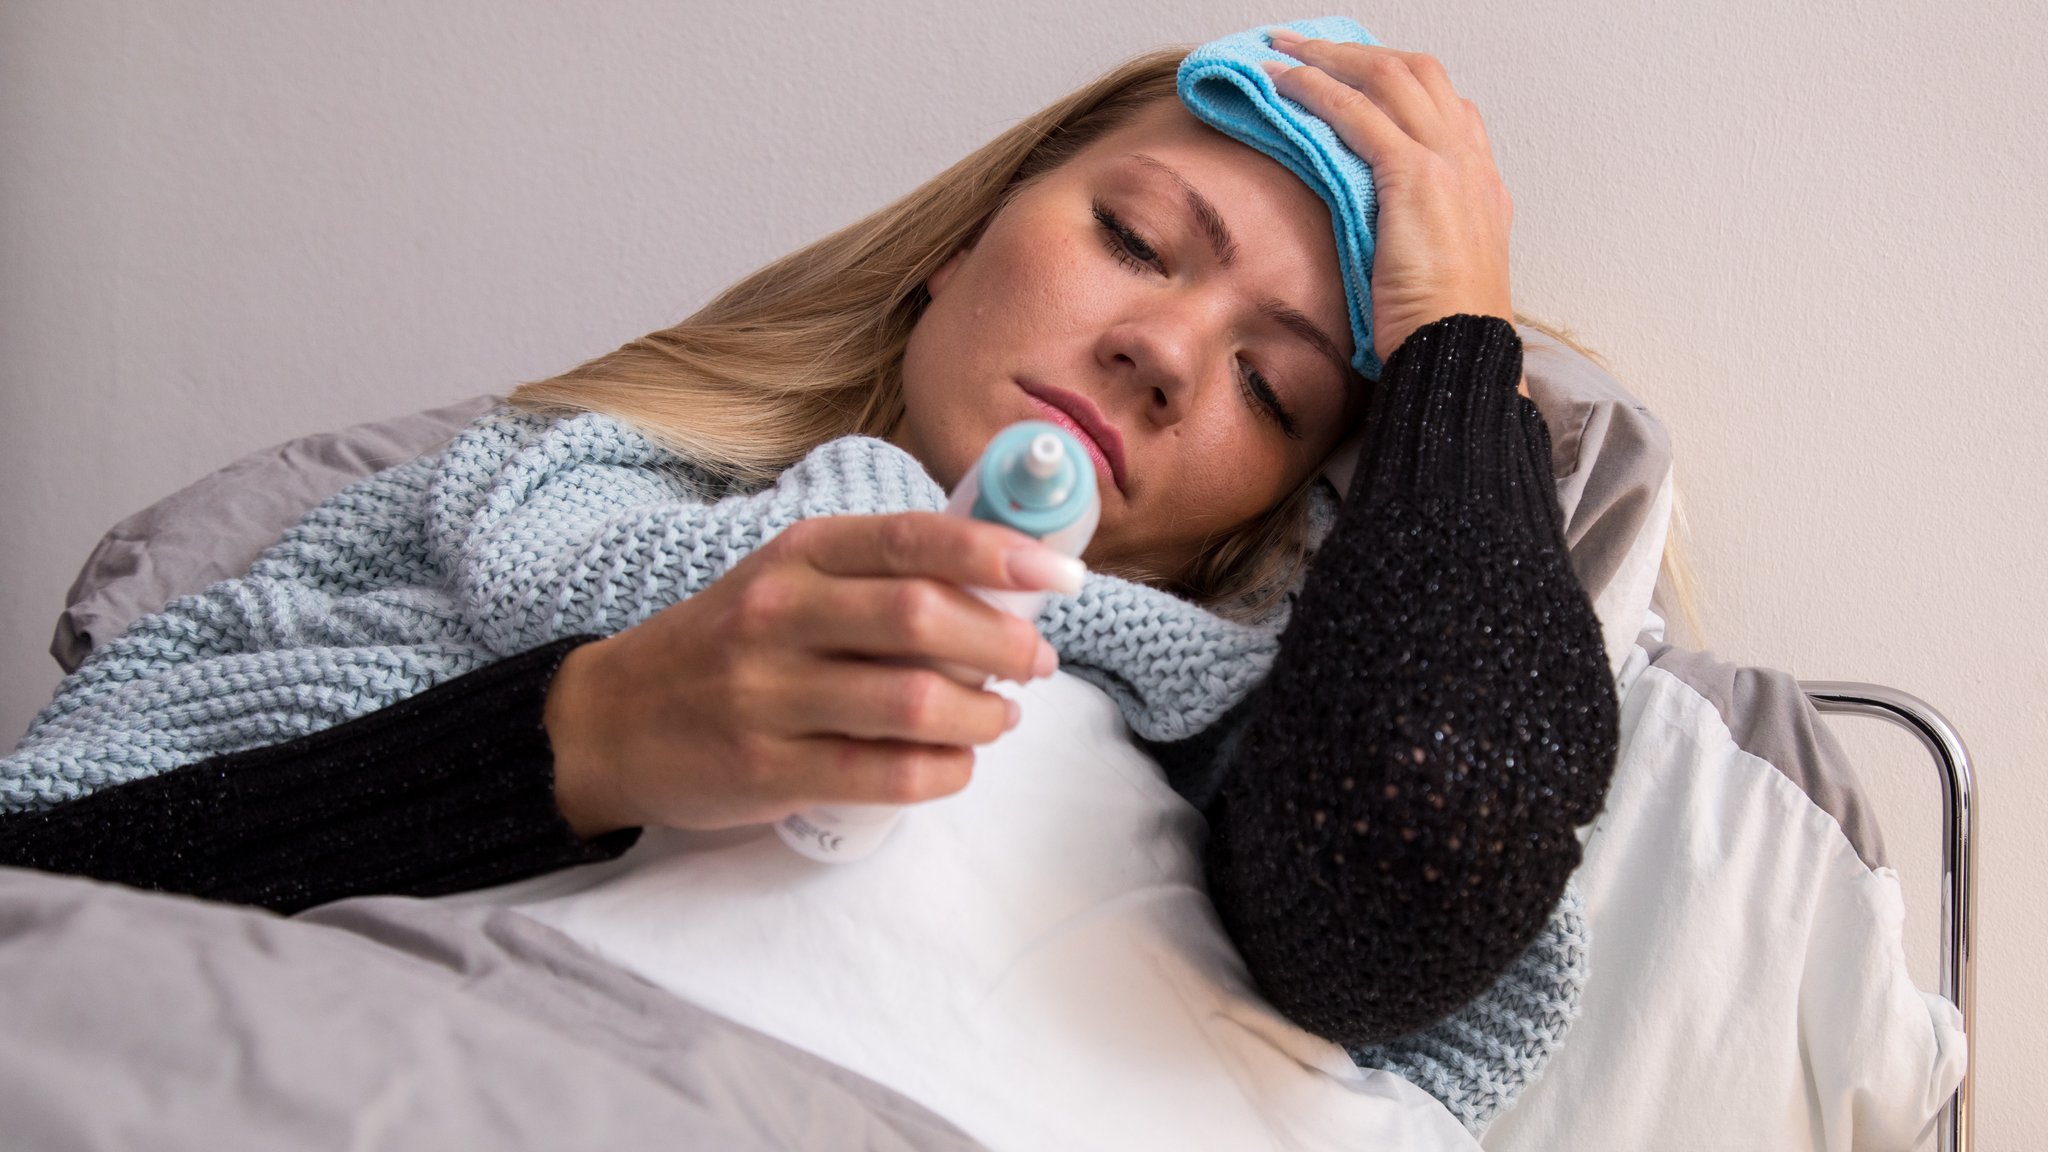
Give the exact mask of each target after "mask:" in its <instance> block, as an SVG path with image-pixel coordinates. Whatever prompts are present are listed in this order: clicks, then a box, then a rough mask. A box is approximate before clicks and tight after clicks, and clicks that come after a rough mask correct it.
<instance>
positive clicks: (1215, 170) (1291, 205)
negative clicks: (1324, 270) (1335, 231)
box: [1078, 99, 1336, 256]
mask: <svg viewBox="0 0 2048 1152" xmlns="http://www.w3.org/2000/svg"><path fill="white" fill-rule="evenodd" d="M1132 153H1138V154H1142V155H1147V156H1151V157H1154V158H1156V159H1159V160H1162V161H1164V162H1166V163H1168V164H1170V165H1172V166H1173V167H1174V168H1175V169H1177V170H1178V171H1179V172H1180V173H1181V174H1182V175H1183V176H1185V177H1186V178H1187V179H1188V180H1190V181H1191V182H1193V183H1194V184H1195V185H1197V186H1198V187H1200V188H1201V190H1202V192H1203V193H1204V194H1205V195H1207V196H1208V197H1209V198H1210V199H1212V200H1215V201H1216V202H1217V203H1218V204H1219V206H1220V205H1222V204H1223V202H1224V201H1225V200H1226V199H1227V200H1235V201H1240V202H1243V203H1245V205H1246V207H1247V208H1248V209H1251V210H1256V211H1260V212H1279V213H1284V214H1285V215H1286V217H1287V218H1289V219H1297V220H1301V221H1302V222H1303V223H1306V224H1313V225H1314V226H1315V227H1317V228H1319V229H1322V230H1323V232H1324V233H1325V234H1328V232H1329V229H1330V211H1329V209H1328V208H1327V207H1325V206H1324V204H1323V201H1322V198H1321V197H1319V196H1317V195H1316V194H1315V192H1314V191H1313V190H1311V189H1310V188H1309V186H1308V185H1307V184H1305V183H1303V182H1302V181H1301V179H1300V178H1298V177H1296V176H1295V175H1294V173H1292V172H1289V171H1288V170H1287V169H1286V168H1285V167H1283V166H1282V165H1281V164H1280V162H1279V161H1277V160H1274V159H1273V158H1272V157H1270V156H1267V155H1266V154H1265V153H1263V152H1260V151H1258V150H1257V149H1254V148H1251V147H1249V146H1247V145H1244V144H1240V143H1238V142H1237V141H1235V140H1232V139H1231V138H1230V137H1228V136H1225V135H1224V134H1223V133H1221V132H1218V131H1216V130H1215V129H1214V128H1211V127H1209V126H1208V125H1207V124H1204V123H1202V122H1201V121H1200V120H1197V119H1195V117H1194V115H1193V114H1192V113H1190V112H1189V111H1188V110H1187V109H1186V108H1185V107H1183V106H1182V105H1181V102H1180V101H1179V100H1177V99H1167V100H1159V101H1155V102H1153V103H1152V104H1149V105H1147V106H1146V107H1144V108H1142V109H1140V110H1139V111H1138V112H1136V113H1135V114H1133V115H1132V117H1131V119H1130V120H1128V121H1126V122H1125V123H1124V124H1122V125H1119V126H1118V127H1117V128H1116V129H1114V130H1113V131H1110V132H1108V133H1105V134H1104V135H1103V137H1102V138H1101V139H1099V140H1097V141H1095V143H1094V144H1092V145H1090V146H1089V147H1088V148H1087V149H1085V150H1084V151H1083V152H1082V154H1081V156H1080V157H1079V158H1078V159H1081V160H1084V161H1092V162H1094V163H1096V164H1100V165H1112V166H1113V165H1115V164H1117V163H1118V162H1119V161H1120V160H1123V159H1126V158H1128V157H1129V156H1130V155H1131V154H1132ZM1246 223H1247V224H1248V225H1249V224H1252V223H1263V221H1256V220H1253V221H1247V222H1246ZM1329 247H1330V250H1331V254H1332V256H1334V255H1335V253H1336V241H1335V239H1334V238H1331V239H1330V240H1329Z"/></svg>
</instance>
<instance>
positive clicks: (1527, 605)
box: [0, 316, 1616, 1045]
mask: <svg viewBox="0 0 2048 1152" xmlns="http://www.w3.org/2000/svg"><path fill="white" fill-rule="evenodd" d="M1520 378H1521V342H1520V340H1519V338H1518V337H1517V336H1516V335H1515V332H1514V329H1513V327H1512V326H1511V325H1509V324H1508V323H1507V322H1506V321H1504V320H1500V319H1496V318H1492V317H1476V316H1454V317H1449V318H1447V319H1444V320H1439V321H1437V322H1436V323H1433V324H1430V325H1427V326H1425V327H1423V328H1421V329H1418V330H1417V331H1416V332H1415V333H1414V334H1412V335H1411V336H1410V337H1409V338H1408V340H1407V341H1406V342H1404V343H1403V344H1402V345H1401V347H1400V349H1399V350H1398V351H1396V352H1395V354H1394V355H1393V357H1391V358H1390V359H1389V361H1388V362H1387V366H1386V371H1385V373H1384V375H1383V377H1382V379H1381V382H1380V385H1379V387H1378V389H1377V390H1376V391H1375V394H1374V399H1373V404H1372V409H1371V411H1370V413H1369V415H1368V416H1367V429H1368V436H1369V439H1368V443H1367V445H1366V450H1365V452H1364V453H1363V455H1362V457H1361V460H1360V464H1359V468H1358V471H1357V473H1356V475H1355V477H1354V479H1353V483H1352V489H1351V492H1350V493H1349V495H1348V497H1347V498H1346V500H1345V501H1344V504H1343V508H1342V511H1341V513H1340V515H1339V518H1338V522H1337V524H1336V526H1335V528H1334V529H1333V530H1332V532H1331V534H1330V536H1329V537H1328V539H1327V540H1326V541H1325V542H1324V543H1323V545H1322V547H1321V549H1320V550H1319V551H1318V553H1317V555H1316V558H1315V560H1314V562H1313V564H1312V566H1311V568H1310V572H1309V575H1308V579H1307V581H1306V584H1305V585H1304V587H1303V589H1302V591H1301V594H1300V596H1299V598H1298V600H1297V602H1296V604H1295V606H1294V610H1293V614H1292V617H1291V619H1290V622H1289V625H1288V627H1287V630H1286V632H1285V633H1284V635H1283V636H1282V639H1281V645H1280V652H1279V655H1278V656H1277V658H1276V660H1275V664H1274V667H1273V670H1272V673H1271V674H1270V675H1269V677H1268V678H1267V680H1266V681H1265V683H1264V684H1263V685H1262V686H1261V687H1260V689H1259V690H1257V691H1256V692H1254V693H1253V694H1252V695H1251V696H1250V697H1248V698H1247V699H1246V700H1245V701H1244V702H1243V703H1241V704H1240V705H1239V706H1238V707H1237V708H1235V709H1234V710H1233V711H1232V712H1231V713H1230V714H1229V715H1228V716H1226V717H1225V718H1224V719H1223V720H1222V721H1221V722H1219V723H1218V724H1216V725H1215V726H1213V727H1212V728H1211V729H1209V730H1208V731H1207V732H1204V733H1202V734H1200V735H1198V736H1195V737H1193V738H1191V739H1189V740H1185V741H1181V742H1178V743H1175V744H1163V745H1153V746H1151V750H1152V751H1153V753H1154V754H1155V755H1156V756H1158V758H1159V759H1160V761H1161V763H1162V764H1163V765H1164V766H1165V767H1166V769H1167V772H1168V776H1169V778H1170V779H1171V780H1172V781H1173V783H1174V785H1175V787H1177V788H1179V789H1180V790H1181V791H1182V792H1183V793H1184V794H1186V795H1187V796H1188V797H1189V798H1190V799H1191V800H1193V801H1194V802H1195V803H1196V804H1197V805H1198V806H1200V807H1201V808H1202V809H1203V810H1204V812H1205V813H1206V814H1207V815H1208V817H1209V820H1210V828H1211V840H1210V843H1209V845H1208V852H1207V867H1208V874H1209V884H1210V893H1211V896H1212V897H1213V899H1214V901H1215V904H1216V907H1217V910H1218V912H1219V914H1220V915H1221V917H1222V920H1223V923H1224V925H1225V926H1226V927H1227V928H1228V929H1229V932H1230V935H1231V938H1232V939H1233V941H1234V942H1235V943H1236V944H1237V946H1238V948H1239V950H1240V951H1241V952H1242V953H1243V955H1244V958H1245V961H1246V963H1247V965H1248V967H1249V970H1250V972H1251V974H1252V976H1253V978H1254V980H1256V981H1257V983H1258V985H1259V987H1260V990H1261V991H1262V992H1263V993H1264V994H1265V995H1266V997H1267V998H1268V999H1269V1000H1270V1001H1271V1002H1272V1003H1273V1004H1274V1005H1275V1007H1277V1008H1279V1009H1280V1010H1281V1011H1283V1012H1285V1013H1286V1014H1287V1015H1288V1016H1289V1017H1291V1018H1292V1019H1294V1020H1295V1021H1296V1022H1298V1023H1300V1024H1302V1025H1303V1026H1304V1027H1306V1028H1308V1029H1310V1030H1312V1031H1314V1032H1317V1033H1319V1034H1321V1035H1323V1036H1327V1037H1330V1038H1332V1039H1335V1040H1339V1041H1341V1042H1343V1043H1346V1044H1352V1045H1357V1044H1365V1043H1374V1042H1378V1041H1382V1040H1385V1039H1389V1038H1392V1037H1395V1036H1399V1035H1402V1034H1405V1033H1407V1032H1410V1031H1413V1030H1415V1029H1417V1028H1419V1027H1422V1026H1424V1025H1426V1024H1428V1023H1430V1022H1431V1021H1433V1020H1436V1019H1438V1018H1441V1017H1442V1016H1444V1015H1447V1014H1448V1013H1450V1012H1451V1011H1453V1010H1455V1009H1456V1008H1457V1007H1458V1006H1460V1005H1462V1004H1464V1003H1466V1002H1467V1001H1469V1000H1471V999H1472V998H1474V997H1475V996H1477V995H1478V994H1479V993H1481V992H1482V991H1484V990H1485V988H1486V987H1487V986H1488V985H1489V984H1491V983H1492V982H1493V980H1495V979H1496V978H1497V977H1498V976H1499V975H1500V974H1501V973H1502V972H1503V971H1505V970H1506V968H1507V967H1508V965H1509V964H1510V963H1511V962H1512V961H1513V960H1514V959H1515V958H1516V957H1517V956H1518V955H1520V953H1521V952H1522V951H1523V950H1524V949H1525V948H1526V947H1527V946H1528V944H1529V943H1530V942H1531V941H1532V940H1534V939H1535V937H1536V934H1537V932H1538V930H1539V929H1540V928H1541V927H1542V925H1543V924H1544V922H1545V921H1546V920H1547V918H1548V916H1549V914H1550V911H1551V909H1552V908H1553V907H1554V906H1555V904H1556V903H1557V900H1558V898H1559V896H1560V895H1561V893H1562V891H1563V887H1564V882H1565V878H1566V876H1567V875H1568V874H1569V873H1570V872H1571V870H1572V869H1573V868H1574V867H1575V866H1576V865H1577V863H1578V860H1579V844H1578V840H1577V838H1576V836H1575V835H1574V830H1575V829H1576V828H1577V827H1578V826H1580V825H1583V824H1585V823H1587V822H1589V821H1590V820H1591V819H1592V818H1593V816H1594V815H1595V813H1596V812H1597V811H1598V809H1599V806H1600V804H1601V802H1602V799H1603V798H1604V796H1605V793H1606V788H1607V782H1608V779H1609V777H1610V775H1611V773H1612V767H1613V759H1614V750H1615V740H1616V705H1615V698H1614V688H1613V682H1612V680H1611V678H1610V676H1609V673H1608V668H1607V662H1606V656H1605V652H1604V648H1603V645H1602V641H1601V636H1600V629H1599V625H1598V622H1597V620H1596V619H1595V618H1594V615H1593V611H1592V607H1591V605H1590V603H1589V602H1588V600H1587V597H1586V594H1585V593H1584V591H1583V590H1581V589H1580V587H1579V586H1578V584H1577V582H1576V579H1575V578H1574V576H1573V574H1572V570H1571V567H1570V564H1569V562H1568V556H1567V554H1566V550H1565V545H1564V541H1563V538H1562V536H1561V533H1560V524H1559V519H1560V517H1559V513H1558V508H1557V502H1556V496H1555V493H1554V490H1553V488H1552V484H1551V480H1550V471H1549V463H1550V451H1549V437H1548V434H1547V432H1546V431H1545V429H1544V427H1543V423H1542V419H1541V417H1540V416H1539V415H1538V413H1537V412H1536V409H1535V406H1534V405H1532V404H1530V403H1529V402H1528V400H1526V399H1525V398H1523V397H1522V396H1520V395H1519V394H1518V393H1517V391H1516V386H1517V384H1518V382H1519V380H1520ZM590 639H593V637H587V636H586V637H571V638H568V639H564V640H560V641H557V642H555V643H552V644H549V645H546V646H544V647H541V648H537V649H534V650H532V651H530V652H527V653H524V654H522V655H519V656H515V657H512V658H510V659H507V660H504V661H501V662H500V663H498V664H495V665H492V666H490V667H487V668H484V669H480V670H478V671H476V672H473V673H470V674H469V675H466V676H462V677H459V678H457V679H454V680H450V681H448V682H446V683H444V684H440V685H437V686H435V687H434V688H431V689H429V690H427V691H425V692H422V693H420V694H419V695H417V696H414V697H412V698H410V699H407V700H405V701H402V702H400V703H398V704H395V705H392V706H390V707H388V708H385V709H383V710H381V711H378V712H375V713H372V714H370V715H368V716H364V717H360V718H358V719H356V720H353V721H350V722H348V723H345V724H341V725H337V726H336V727H334V728H331V729H328V730H326V731H323V732H320V733H316V734H314V735H312V736H308V737H303V738H300V739H297V740H293V741H290V742H287V743H284V744H279V745H274V746H271V747H267V748H260V749H254V750H251V751H247V752H240V753H235V754H231V755H227V756H219V757H215V758H212V759H209V760H205V761H201V762H200V763H197V764H192V765H189V766H186V767H182V768H178V769H175V770H172V771H169V772H166V773H163V774H161V775H158V776H154V777H149V778H146V779H142V780H137V781H133V782H130V783H127V784H122V785H119V786H117V787H113V788H108V789H105V790H102V791H99V792H96V793H93V794H91V795H88V796H85V797H83V798H81V799H78V800H74V801H71V802H69V803H66V804H63V805H59V806H57V807H55V808H51V809H47V810H43V811H38V812H30V813H21V814H16V815H10V816H5V817H0V865H17V866H26V867H33V868H42V869H46V870H50V871H61V872H70V873H77V874H82V875H88V876H94V877H98V878H101V879H107V880H114V881H119V882H123V883H128V884H133V885H137V886H140V887H146V888H154V889H160V890H166V891H175V892H184V893H189V894H193V895H198V896H203V897H207V898H211V899H218V900H230V901H236V902H242V903H251V904H260V905H263V906H266V907H269V908H272V909H275V910H277V911H280V912H293V911H297V910H299V909H303V908H307V907H311V906H313V905H315V904H320V903H324V902H327V901H330V900H335V899H339V898H342V897H345V896H350V895H360V894H367V893H398V894H409V895H437V894H443V893H448V892H455V891H462V890H466V889H472V888H478V887H484V886H488V885H492V884H498V883H503V882H507V881H510V880H514V879H518V878H521V877H524V876H530V875H534V874H537V873H541V872H545V871H550V870H554V869H558V868H563V867H567V866H570V865H574V864H582V863H589V862H593V861H597V860H604V859H611V858H614V857H616V856H618V855H619V854H620V853H622V852H624V851H625V850H626V849H627V848H628V847H630V846H631V845H632V843H633V842H634V841H635V839H636V838H637V837H638V831H637V830H626V831H623V832H617V833H612V834H609V835H606V836H602V837H598V838H596V839H594V840H590V841H584V840H581V839H579V838H578V837H577V836H576V835H575V833H574V832H573V831H572V830H571V829H570V827H569V825H568V823H567V821H565V820H564V819H563V818H562V816H561V813H560V811H559V809H558V808H557V807H556V806H555V803H554V795H553V788H554V780H553V760H552V753H551V750H550V749H549V746H548V741H547V736H546V733H545V731H544V730H543V729H542V727H541V714H542V708H543V705H544V702H545V700H546V696H547V689H548V684H549V682H550V680H551V678H552V677H553V675H554V672H555V669H556V668H558V667H559V666H560V663H561V660H562V658H563V657H564V656H565V655H566V654H567V653H568V652H569V651H570V650H571V649H573V648H574V647H575V646H576V645H578V644H580V643H584V642H587V641H588V640H590Z"/></svg>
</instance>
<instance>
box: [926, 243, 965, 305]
mask: <svg viewBox="0 0 2048 1152" xmlns="http://www.w3.org/2000/svg"><path fill="white" fill-rule="evenodd" d="M973 247H974V245H973V244H972V243H968V244H962V245H961V246H960V247H958V248H956V249H954V250H953V254H952V255H951V256H948V257H946V262H945V263H944V264H941V265H939V266H938V267H937V268H934V269H932V274H931V275H930V276H927V277H925V281H924V291H925V295H927V296H930V297H933V298H934V299H936V298H937V297H938V295H939V293H941V292H943V291H945V290H946V281H948V280H951V279H952V278H953V272H954V270H955V269H957V268H959V267H960V258H961V257H963V256H965V255H967V253H968V251H969V250H971V249H972V248H973Z"/></svg>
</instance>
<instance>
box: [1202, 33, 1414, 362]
mask: <svg viewBox="0 0 2048 1152" xmlns="http://www.w3.org/2000/svg"><path fill="white" fill-rule="evenodd" d="M1268 28H1291V29H1293V30H1294V31H1296V32H1299V33H1301V34H1302V35H1303V36H1307V37H1310V38H1312V39H1316V40H1348V41H1351V42H1353V43H1357V44H1378V43H1379V41H1378V40H1375V39H1374V38H1373V35H1372V33H1370V32H1367V31H1366V30H1365V29H1364V28H1361V27H1359V25H1358V22H1357V21H1355V20H1349V19H1346V18H1344V17H1342V16H1325V17H1322V18H1320V19H1316V20H1296V21H1294V22H1293V23H1291V24H1262V25H1260V26H1259V27H1257V28H1254V29H1252V30H1250V31H1248V32H1239V33H1237V34H1236V35H1234V36H1225V37H1223V38H1222V39H1221V40H1211V41H1210V42H1208V43H1207V44H1204V45H1202V46H1201V47H1200V48H1197V49H1195V50H1194V51H1193V52H1190V53H1188V58H1187V59H1186V60H1184V61H1182V62H1181V66H1180V76H1179V78H1178V81H1177V86H1178V88H1179V90H1180V101H1181V103H1183V104H1185V105H1187V107H1188V111H1190V112H1193V113H1194V114H1195V116H1196V118H1197V119H1199V120H1201V121H1202V122H1203V123H1205V124H1207V125H1209V126H1210V127H1211V128H1214V129H1216V130H1217V131H1219V132H1222V133H1223V134H1224V135H1226V136H1229V137H1230V138H1231V139H1233V140H1237V141H1239V142H1241V143H1244V144H1248V145H1250V146H1251V147H1253V148H1256V149H1258V150H1259V151H1261V152H1264V153H1265V154H1266V155H1268V156H1271V157H1272V158H1273V159H1275V160H1278V161H1279V162H1280V163H1282V164H1285V165H1286V166H1287V169H1288V171H1290V172H1293V173H1294V174H1295V175H1296V176H1299V177H1301V179H1302V180H1303V181H1304V182H1305V183H1307V184H1308V186H1309V187H1310V188H1313V189H1315V191H1316V195H1318V196H1321V197H1322V198H1323V203H1325V204H1327V205H1329V207H1330V221H1331V223H1333V224H1334V225H1335V226H1336V229H1337V260H1338V263H1339V265H1340V266H1341V267H1342V268H1343V270H1344V300H1345V303H1346V304H1348V305H1350V307H1351V336H1352V339H1353V340H1355V341H1356V342H1357V351H1355V352H1354V353H1353V354H1352V356H1351V364H1352V366H1353V367H1355V368H1357V369H1358V372H1359V374H1360V375H1362V376H1364V377H1365V378H1366V379H1368V380H1377V379H1379V378H1380V358H1379V357H1378V356H1377V355H1375V354H1374V353H1373V350H1372V255H1373V248H1374V243H1373V240H1374V230H1375V228H1376V227H1377V226H1378V223H1379V200H1378V198H1377V197H1376V196H1374V194H1373V186H1372V169H1371V168H1368V167H1366V164H1365V161H1363V160H1360V159H1359V158H1358V156H1357V155H1356V154H1355V153H1353V152H1352V151H1351V149H1349V148H1346V147H1345V146H1344V142H1343V141H1342V140H1339V139H1338V138H1337V133H1336V132H1335V131H1333V130H1332V129H1331V128H1330V126H1329V125H1328V124H1325V123H1323V121H1322V120H1320V119H1318V118H1317V117H1315V116H1312V115H1310V114H1309V112H1308V110H1307V109H1305V108H1303V107H1302V106H1301V105H1299V104H1296V103H1295V102H1294V101H1292V100H1289V99H1286V98H1285V97H1283V96H1281V95H1280V94H1279V93H1278V92H1276V91H1274V90H1273V81H1272V78H1271V77H1269V76H1267V75H1266V71H1265V69H1264V68H1262V67H1260V65H1261V64H1262V63H1264V62H1265V61H1268V60H1277V61H1279V62H1281V63H1283V64H1289V65H1294V64H1299V63H1300V61H1299V60H1296V59H1294V58H1293V57H1292V56H1288V55H1285V54H1283V53H1280V52H1276V51H1274V49H1273V46H1272V45H1271V44H1270V43H1268V42H1267V40H1266V29H1268Z"/></svg>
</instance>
